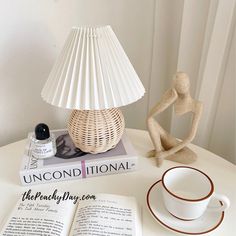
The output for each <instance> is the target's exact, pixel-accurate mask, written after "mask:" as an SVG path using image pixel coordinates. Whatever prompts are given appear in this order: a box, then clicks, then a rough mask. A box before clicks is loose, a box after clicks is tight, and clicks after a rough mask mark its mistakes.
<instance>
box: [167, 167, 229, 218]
mask: <svg viewBox="0 0 236 236" xmlns="http://www.w3.org/2000/svg"><path fill="white" fill-rule="evenodd" d="M162 194H163V199H164V204H165V207H166V209H167V210H168V211H169V212H170V213H171V214H172V215H173V216H175V217H176V218H179V219H181V220H194V219H197V218H199V217H200V216H201V215H203V213H204V212H205V210H206V209H208V210H211V211H224V210H225V209H226V208H228V207H229V205H230V201H229V199H228V198H227V197H226V196H224V195H221V194H216V193H215V192H214V185H213V182H212V180H211V179H210V177H209V176H208V175H207V174H205V173H203V172H202V171H200V170H198V169H195V168H192V167H187V166H178V167H174V168H171V169H168V170H167V171H166V172H165V173H164V174H163V175H162ZM212 198H216V199H217V200H219V201H220V202H221V203H222V204H221V206H219V207H210V206H208V204H209V201H210V200H211V199H212Z"/></svg>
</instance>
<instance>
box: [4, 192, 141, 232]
mask: <svg viewBox="0 0 236 236" xmlns="http://www.w3.org/2000/svg"><path fill="white" fill-rule="evenodd" d="M32 198H33V197H32ZM59 200H60V199H59V198H58V199H57V201H55V200H49V199H47V200H45V198H43V197H42V199H41V200H40V199H39V198H38V199H37V200H33V199H31V200H29V199H23V197H22V198H21V199H20V200H19V201H18V202H17V204H16V206H15V208H14V209H13V211H12V213H11V214H10V216H9V218H8V219H7V220H6V223H5V224H4V226H3V228H2V230H1V234H0V235H2V236H20V235H38V236H39V235H47V236H50V235H52V236H62V235H69V236H91V235H93V236H110V235H111V236H113V235H115V236H121V235H122V236H141V235H142V230H141V217H140V212H139V208H138V206H137V203H136V200H135V199H134V198H133V197H126V196H119V195H111V194H96V195H86V196H84V197H82V198H80V199H79V201H77V203H76V204H75V201H71V200H66V201H59Z"/></svg>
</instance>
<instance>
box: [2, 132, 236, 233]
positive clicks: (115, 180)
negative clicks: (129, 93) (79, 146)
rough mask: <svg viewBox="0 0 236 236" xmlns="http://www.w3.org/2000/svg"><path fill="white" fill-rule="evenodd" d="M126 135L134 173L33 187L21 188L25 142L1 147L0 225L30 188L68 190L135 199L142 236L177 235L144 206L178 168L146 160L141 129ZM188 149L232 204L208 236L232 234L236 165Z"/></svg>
mask: <svg viewBox="0 0 236 236" xmlns="http://www.w3.org/2000/svg"><path fill="white" fill-rule="evenodd" d="M126 131H127V135H128V137H129V138H130V140H131V142H132V143H133V146H134V147H135V148H136V150H137V153H138V155H139V169H138V170H137V171H135V172H131V173H124V174H118V175H107V176H100V177H93V178H88V179H82V180H72V181H64V182H56V183H48V184H41V185H35V186H30V187H29V186H27V187H24V186H21V185H20V179H19V174H18V173H19V167H20V163H21V157H22V155H23V152H24V146H25V143H26V140H21V141H19V142H15V143H12V144H9V145H7V146H4V147H1V148H0V163H1V165H0V222H1V221H2V220H3V219H4V217H6V216H7V214H9V212H10V211H11V209H12V208H13V206H14V204H15V202H16V201H17V199H18V198H19V197H20V195H21V194H22V193H23V192H25V191H27V190H28V189H29V188H30V189H32V191H49V192H50V191H52V190H54V189H58V190H59V191H62V192H64V191H70V192H71V193H77V194H78V195H82V194H86V193H112V194H120V195H128V196H129V195H130V196H135V197H136V199H137V201H138V202H139V204H140V205H141V207H142V222H143V236H152V235H165V236H168V235H176V234H177V235H180V234H178V233H174V232H171V231H168V230H166V229H165V228H163V227H162V226H161V225H160V224H159V223H158V222H157V221H155V220H154V218H153V217H152V216H151V214H150V213H149V211H148V209H147V206H146V194H147V191H148V189H149V187H150V186H151V185H152V184H153V183H154V182H156V181H157V180H159V179H160V178H161V175H162V174H163V173H164V172H165V170H167V169H168V168H171V167H174V166H177V165H180V164H178V163H175V162H171V161H167V160H166V161H164V163H163V165H162V166H161V167H157V166H156V165H155V160H154V159H149V158H146V157H145V154H146V153H147V151H149V150H151V149H152V143H151V140H150V138H149V135H148V133H147V132H146V131H143V130H134V129H127V130H126ZM189 147H190V148H191V149H192V150H193V151H195V152H196V153H197V154H198V159H197V161H196V162H195V163H193V164H191V165H190V166H192V167H195V168H198V169H201V170H202V171H204V172H206V173H207V174H208V175H209V176H210V177H211V178H212V180H213V182H214V184H215V190H216V192H219V193H222V194H225V195H227V196H228V197H229V199H230V201H231V206H230V208H229V209H228V210H227V211H226V213H225V218H224V221H223V222H222V224H221V225H220V226H219V227H218V228H217V229H216V230H214V231H212V232H211V233H208V234H207V235H221V236H222V235H227V236H228V235H229V236H231V235H233V232H234V224H235V219H236V185H235V180H236V166H235V165H233V164H232V163H230V162H228V161H226V160H224V159H223V158H221V157H219V156H217V155H215V154H213V153H211V152H209V151H207V150H205V149H203V148H200V147H198V146H196V145H193V144H190V145H189Z"/></svg>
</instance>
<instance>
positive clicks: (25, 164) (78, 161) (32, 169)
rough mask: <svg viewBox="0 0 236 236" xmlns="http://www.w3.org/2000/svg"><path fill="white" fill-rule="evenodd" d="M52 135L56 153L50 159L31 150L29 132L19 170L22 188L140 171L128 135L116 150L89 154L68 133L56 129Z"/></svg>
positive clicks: (30, 135) (124, 136) (123, 137)
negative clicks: (40, 156) (23, 186)
mask: <svg viewBox="0 0 236 236" xmlns="http://www.w3.org/2000/svg"><path fill="white" fill-rule="evenodd" d="M53 133H54V135H55V138H56V146H57V153H56V154H55V156H53V157H51V158H47V159H38V158H36V157H34V155H33V154H32V148H31V145H32V143H31V137H32V135H33V133H29V135H28V142H27V144H26V148H25V152H24V155H23V160H22V164H21V167H20V179H21V183H22V185H33V184H41V183H50V182H57V181H63V180H72V179H83V178H88V177H95V176H100V175H108V174H118V173H125V172H130V171H134V170H136V169H137V165H138V157H137V153H136V152H135V150H134V148H133V146H132V144H131V143H130V141H129V139H128V138H127V136H126V135H125V134H124V135H123V136H122V139H121V140H120V142H119V143H118V144H117V146H116V147H115V148H113V149H111V150H109V151H107V152H105V153H99V154H90V153H84V152H82V151H81V150H79V149H78V148H76V147H75V146H74V144H73V142H72V140H71V138H70V136H69V134H68V132H67V130H57V131H54V132H53Z"/></svg>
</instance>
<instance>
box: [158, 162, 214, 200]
mask: <svg viewBox="0 0 236 236" xmlns="http://www.w3.org/2000/svg"><path fill="white" fill-rule="evenodd" d="M177 168H188V169H192V170H196V171H198V172H200V173H201V174H203V175H205V176H206V177H207V179H208V180H209V181H210V184H211V190H210V192H209V193H208V194H207V195H206V196H205V197H202V198H199V199H188V198H183V197H180V196H178V195H176V194H174V193H172V192H171V191H170V190H169V189H168V188H167V187H166V185H165V183H164V181H163V180H164V177H165V175H166V173H167V172H169V171H170V170H173V169H177ZM161 181H162V185H163V187H164V188H165V190H166V191H167V192H168V193H169V194H171V195H172V196H174V197H176V198H178V199H181V200H184V201H189V202H198V201H202V200H205V199H207V198H209V197H210V196H211V195H212V194H213V192H214V185H213V182H212V180H211V178H210V177H209V176H208V175H207V174H205V173H204V172H202V171H201V170H198V169H196V168H193V167H190V166H175V167H172V168H170V169H168V170H166V171H165V173H164V174H163V175H162V177H161Z"/></svg>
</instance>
